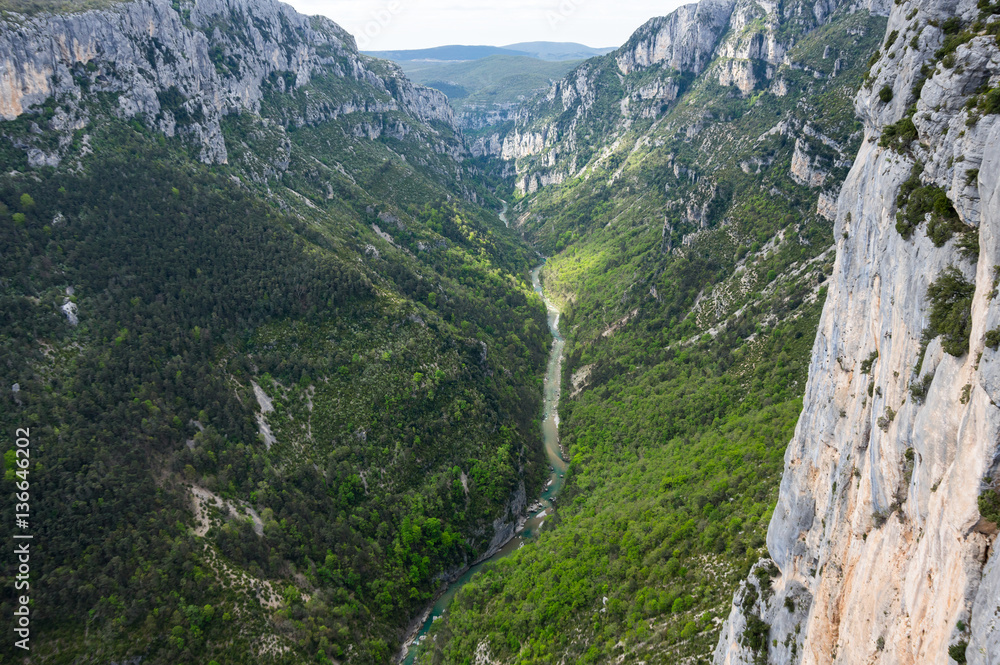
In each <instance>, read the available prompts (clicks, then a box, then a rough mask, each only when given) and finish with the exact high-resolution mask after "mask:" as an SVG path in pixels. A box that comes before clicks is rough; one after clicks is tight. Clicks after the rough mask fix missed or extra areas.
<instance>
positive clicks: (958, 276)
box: [927, 266, 976, 356]
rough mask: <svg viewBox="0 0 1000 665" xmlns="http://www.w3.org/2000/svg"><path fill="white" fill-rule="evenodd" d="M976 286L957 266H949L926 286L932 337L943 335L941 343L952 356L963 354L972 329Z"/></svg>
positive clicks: (967, 346)
mask: <svg viewBox="0 0 1000 665" xmlns="http://www.w3.org/2000/svg"><path fill="white" fill-rule="evenodd" d="M975 292H976V285H975V284H973V283H972V282H969V281H967V280H966V279H965V277H964V276H963V275H962V273H961V271H959V270H958V269H957V268H955V267H954V266H948V267H947V268H945V269H944V271H943V272H942V273H941V275H940V276H939V277H938V278H937V279H936V280H935V281H934V282H932V283H931V285H930V286H928V287H927V298H928V299H929V300H930V302H931V316H930V328H929V330H930V331H931V336H932V338H933V337H937V336H938V335H941V336H942V339H941V346H942V347H943V348H944V350H945V351H947V352H948V353H950V354H951V355H953V356H961V355H964V354H965V352H966V351H967V350H968V348H969V334H970V333H971V332H972V296H973V295H974V294H975Z"/></svg>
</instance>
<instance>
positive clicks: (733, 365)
mask: <svg viewBox="0 0 1000 665" xmlns="http://www.w3.org/2000/svg"><path fill="white" fill-rule="evenodd" d="M724 5H725V3H701V4H700V5H698V8H697V10H694V9H691V8H688V9H686V10H684V9H682V10H678V15H675V16H672V17H668V18H665V19H655V20H654V21H651V22H650V23H649V24H647V26H644V27H643V28H642V29H641V30H640V31H639V32H638V33H637V34H636V36H635V37H633V39H632V40H630V41H629V42H628V43H627V44H626V45H625V46H623V47H622V49H620V50H619V51H617V52H615V53H612V54H609V55H608V56H604V57H603V58H598V59H592V60H590V61H588V62H587V63H584V64H583V65H581V66H580V67H579V68H578V69H577V70H575V71H574V72H571V73H570V74H569V75H568V77H567V79H566V80H564V81H562V82H559V83H557V84H556V85H555V86H554V87H553V90H552V91H551V92H550V93H549V94H548V95H547V96H546V97H543V98H540V99H539V100H538V102H537V106H536V107H535V109H534V110H533V111H532V112H531V113H527V112H526V113H525V114H524V115H523V116H522V117H521V118H520V119H519V121H518V125H517V126H516V127H515V128H514V129H513V130H512V131H511V133H510V134H508V135H506V137H503V138H502V139H498V142H500V143H502V145H503V153H502V154H500V155H498V157H508V158H514V159H516V164H517V169H518V174H517V176H516V178H515V188H516V189H515V192H516V193H518V194H519V195H520V199H519V201H518V203H517V205H516V206H515V207H514V209H513V211H512V214H511V216H512V218H516V219H517V225H518V227H519V228H520V229H521V231H522V232H523V233H524V234H525V236H526V237H527V238H529V239H530V240H531V241H532V242H533V243H534V244H535V245H536V246H539V247H541V248H543V251H544V252H545V253H549V254H551V259H550V260H549V261H548V263H547V264H546V266H545V269H544V272H543V275H544V278H545V283H546V287H547V288H548V289H550V290H551V291H552V292H554V293H555V294H556V295H557V296H558V297H559V298H560V299H561V301H562V303H563V307H564V316H563V322H562V324H561V326H562V327H563V328H564V329H565V330H566V331H567V334H568V336H569V338H570V342H569V345H568V347H567V356H568V357H567V362H566V364H565V366H564V372H565V376H564V389H565V392H564V393H563V399H562V402H561V403H560V407H559V408H560V416H561V419H562V422H561V425H560V433H561V436H562V443H563V446H564V447H565V449H566V450H567V453H568V455H569V457H570V458H571V460H572V462H571V466H570V472H569V475H568V478H567V481H566V489H565V490H564V492H563V494H562V495H561V496H560V501H559V507H558V511H557V515H556V517H554V518H553V519H552V520H550V523H553V524H554V528H552V529H551V530H550V531H548V532H547V533H545V532H543V534H542V536H541V537H540V539H539V541H538V542H537V544H534V545H529V546H526V547H524V548H522V549H521V550H519V551H518V552H517V553H515V554H513V555H512V556H510V557H509V558H507V559H504V560H502V561H500V562H498V563H497V564H496V565H495V566H494V567H493V568H492V569H490V570H489V571H487V572H486V573H484V574H483V575H482V576H481V577H479V578H478V579H476V580H473V582H472V583H470V584H469V585H468V586H467V587H466V588H465V589H463V591H461V592H460V593H459V594H458V596H457V598H456V601H455V603H454V604H453V606H452V609H451V611H450V612H449V614H448V615H446V619H445V620H444V621H441V622H438V625H437V626H436V627H435V631H434V633H433V634H432V640H433V642H432V645H433V646H432V648H430V649H427V650H426V651H425V653H424V654H423V656H422V658H423V659H422V660H421V661H420V662H427V663H432V662H433V663H438V662H444V663H462V662H467V659H468V658H469V654H477V657H482V658H489V659H490V662H493V663H527V662H581V663H585V662H592V663H603V662H647V663H677V662H688V663H696V662H710V660H711V653H712V650H713V648H714V646H715V644H716V642H717V640H718V629H719V625H720V624H721V622H722V620H723V618H724V617H725V616H727V615H728V613H729V608H730V603H731V599H732V593H733V590H734V589H735V588H736V586H737V584H738V583H739V581H740V580H741V579H743V578H745V577H746V575H747V574H748V572H749V571H750V568H751V566H752V565H753V564H754V563H755V562H757V561H758V560H759V559H760V558H761V557H764V556H766V548H765V547H764V536H765V532H766V528H767V524H768V521H769V520H770V516H771V511H772V507H773V505H774V501H775V497H776V495H777V490H778V482H779V478H780V472H781V468H782V459H783V455H784V451H785V446H786V444H787V443H788V440H789V439H790V438H791V435H792V432H793V429H794V426H795V423H796V420H797V418H798V415H799V412H800V410H801V396H802V393H803V390H804V386H805V378H806V368H807V364H808V357H809V350H810V348H811V346H812V344H813V340H814V337H815V332H816V326H817V321H818V317H819V313H820V310H821V308H822V305H823V301H824V299H825V296H826V280H827V278H828V276H829V274H830V272H831V270H832V267H833V262H834V242H835V239H834V237H833V233H832V211H831V206H832V202H833V201H834V200H835V199H836V195H837V193H838V188H839V183H840V182H841V181H842V179H843V178H844V176H845V175H846V173H847V169H848V167H849V165H850V163H851V161H852V160H853V156H854V154H855V153H856V151H857V150H858V147H859V145H860V142H861V138H862V136H861V132H860V129H861V125H860V123H859V122H858V121H857V119H856V118H855V116H854V112H853V108H852V100H853V97H854V94H855V93H856V92H857V90H858V89H859V87H860V86H862V85H863V84H864V83H865V80H866V78H867V76H866V73H867V70H868V67H869V59H870V56H871V55H872V54H873V53H874V52H875V51H876V50H878V48H879V42H880V40H881V39H882V37H883V34H884V30H885V19H884V18H881V17H878V16H873V15H872V14H871V13H869V12H868V11H866V10H862V11H856V8H854V7H843V8H840V9H837V8H835V7H833V8H831V7H828V6H827V5H824V6H823V8H825V9H826V10H828V11H827V13H824V12H821V11H820V10H819V9H817V10H816V11H815V12H814V11H813V9H812V6H811V5H810V4H808V3H803V4H797V5H794V6H792V7H788V6H786V7H784V9H783V10H781V12H780V13H779V12H778V11H777V10H773V11H767V10H765V9H762V8H760V7H759V6H756V7H755V6H753V5H751V4H750V3H736V5H735V8H733V6H732V5H729V7H730V10H731V12H732V14H731V17H730V16H728V15H727V17H728V21H727V20H722V19H719V18H718V16H715V15H712V14H711V13H712V12H718V11H721V10H720V6H723V9H724ZM692 7H693V6H692ZM817 7H819V5H817ZM685 11H686V12H687V15H691V14H692V13H693V12H695V11H696V12H697V13H696V14H694V17H693V18H691V19H690V21H691V24H692V25H698V26H701V27H700V29H702V30H707V29H708V28H707V27H706V26H708V27H711V26H712V25H721V26H722V27H721V28H719V29H718V34H717V40H718V41H712V42H711V43H708V42H706V41H701V42H697V48H700V49H702V51H701V52H700V55H699V52H698V51H696V49H695V47H694V46H691V48H690V49H689V50H685V49H688V46H689V45H690V42H692V41H693V40H687V37H688V36H689V33H684V32H676V33H669V34H672V35H674V36H675V37H676V39H675V41H673V42H670V41H669V36H667V37H665V36H663V35H662V34H658V33H657V32H656V31H657V30H659V29H661V27H663V26H667V27H665V28H662V29H663V30H667V29H668V28H669V26H672V25H673V26H676V25H678V24H680V25H684V22H685V21H687V20H688V19H687V18H685V16H686V15H685V14H684V12H685ZM678 16H679V18H678ZM698 16H701V17H702V18H701V19H699V18H698ZM727 17H723V18H727ZM709 18H713V20H716V21H717V23H715V24H713V23H712V22H711V21H710V20H709ZM691 29H694V28H691ZM703 34H704V33H703ZM657 40H660V41H657ZM685 40H687V41H685ZM664 42H666V45H664ZM644 43H656V44H659V51H658V52H659V53H661V54H662V53H666V56H664V59H663V60H661V61H658V62H648V61H647V60H644V58H645V57H646V56H645V54H647V53H648V52H649V51H644V50H643V47H642V45H643V44H644ZM670 58H673V59H670ZM758 570H761V571H762V572H761V574H762V575H767V574H770V572H771V571H769V570H768V569H766V568H762V569H760V568H759V569H758ZM755 630H756V632H755ZM764 635H766V627H765V628H764ZM742 639H745V640H746V642H747V643H748V644H751V645H753V646H754V648H761V646H762V642H761V640H762V639H764V638H763V637H762V635H761V633H760V630H758V629H757V627H755V626H750V627H749V628H748V630H747V632H746V633H745V634H744V636H743V638H742ZM621 659H623V660H621Z"/></svg>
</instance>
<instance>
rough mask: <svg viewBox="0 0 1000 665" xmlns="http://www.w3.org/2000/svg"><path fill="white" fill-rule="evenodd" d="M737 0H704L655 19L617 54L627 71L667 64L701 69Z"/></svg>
mask: <svg viewBox="0 0 1000 665" xmlns="http://www.w3.org/2000/svg"><path fill="white" fill-rule="evenodd" d="M734 4H735V0H701V2H698V3H697V4H690V5H684V6H683V7H680V8H678V9H677V10H676V11H674V12H673V13H672V14H670V15H669V16H661V17H658V18H654V19H651V20H650V21H648V22H647V23H646V24H645V25H643V26H642V27H641V28H639V29H638V30H637V31H636V32H635V33H634V34H633V35H632V37H631V38H630V39H629V40H628V42H626V43H625V45H624V46H622V47H621V49H619V50H618V52H617V53H616V55H615V61H616V62H617V63H618V68H619V69H620V70H621V71H622V73H623V74H631V73H632V72H634V71H636V70H638V69H642V68H644V67H649V66H650V65H654V64H658V63H663V64H664V65H666V66H667V67H670V68H672V69H676V70H678V71H689V72H693V73H695V74H698V73H700V72H701V70H702V69H704V67H705V65H707V64H708V61H709V59H710V57H711V55H712V51H714V50H715V45H716V43H717V42H718V41H719V37H720V36H721V35H722V33H723V31H724V30H725V29H726V26H727V25H728V23H729V16H730V14H731V13H732V11H733V5H734Z"/></svg>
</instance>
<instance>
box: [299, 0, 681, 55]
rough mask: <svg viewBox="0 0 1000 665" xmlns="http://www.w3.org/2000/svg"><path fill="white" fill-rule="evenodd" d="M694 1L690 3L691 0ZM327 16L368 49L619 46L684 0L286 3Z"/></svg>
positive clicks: (348, 0) (309, 0) (326, 0)
mask: <svg viewBox="0 0 1000 665" xmlns="http://www.w3.org/2000/svg"><path fill="white" fill-rule="evenodd" d="M687 1H691V0H687ZM285 2H288V3H289V4H291V5H292V6H293V7H295V8H296V9H297V10H299V11H300V12H302V13H304V14H322V15H324V16H328V17H330V18H331V19H333V20H334V21H336V22H337V23H339V24H340V25H341V26H343V27H344V28H345V29H347V31H348V32H350V33H351V34H353V35H354V36H355V38H357V40H358V47H359V48H360V49H361V50H364V51H373V50H374V51H385V50H395V49H412V48H427V47H430V46H444V45H447V44H490V45H493V46H503V45H504V44H512V43H515V42H533V41H547V42H580V43H582V44H586V45H588V46H595V47H600V46H620V45H621V44H623V43H624V42H625V40H626V39H628V37H629V35H631V34H632V32H633V31H634V30H635V29H636V28H638V27H639V26H640V25H642V24H643V23H645V22H646V21H647V20H648V19H650V18H652V17H654V16H663V15H665V14H669V13H670V12H671V11H672V10H673V9H674V8H676V7H679V6H680V5H682V4H685V0H658V1H654V0H610V1H609V0H464V1H462V0H285Z"/></svg>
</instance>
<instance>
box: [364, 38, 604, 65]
mask: <svg viewBox="0 0 1000 665" xmlns="http://www.w3.org/2000/svg"><path fill="white" fill-rule="evenodd" d="M613 50H615V49H614V48H611V47H607V48H593V47H590V46H586V45H585V44H578V43H576V42H518V43H517V44H508V45H507V46H481V45H462V44H452V45H448V46H435V47H433V48H424V49H404V50H398V51H365V53H366V54H367V55H372V56H375V57H376V58H385V59H386V60H393V61H396V62H399V61H413V60H431V61H440V62H463V61H469V60H479V59H480V58H486V57H489V56H491V55H528V56H531V57H533V58H538V59H539V60H552V61H561V60H585V59H587V58H593V57H595V56H599V55H604V54H605V53H610V52H611V51H613Z"/></svg>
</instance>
